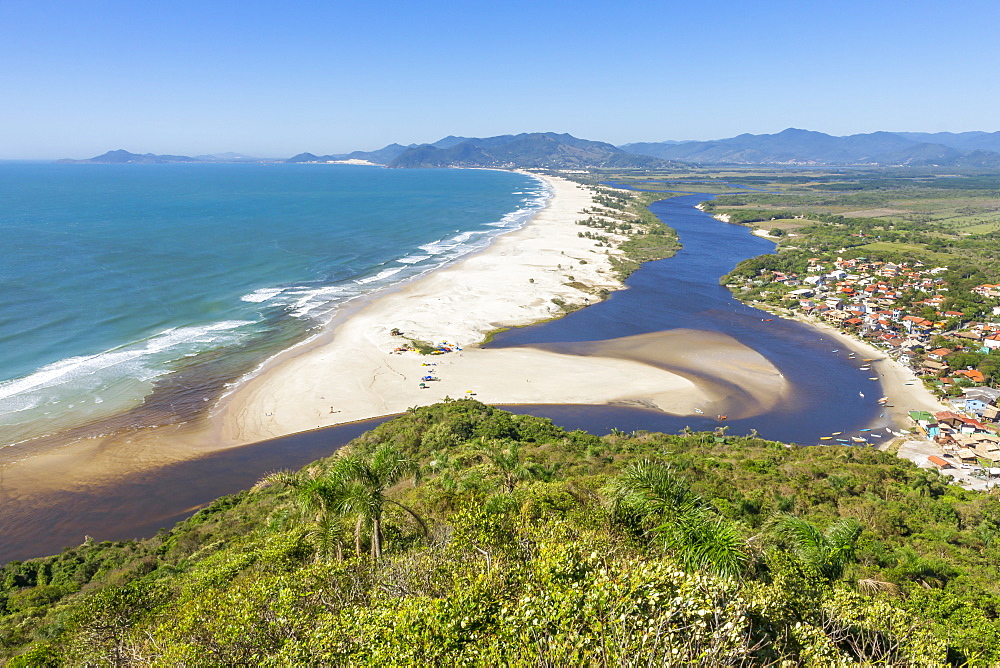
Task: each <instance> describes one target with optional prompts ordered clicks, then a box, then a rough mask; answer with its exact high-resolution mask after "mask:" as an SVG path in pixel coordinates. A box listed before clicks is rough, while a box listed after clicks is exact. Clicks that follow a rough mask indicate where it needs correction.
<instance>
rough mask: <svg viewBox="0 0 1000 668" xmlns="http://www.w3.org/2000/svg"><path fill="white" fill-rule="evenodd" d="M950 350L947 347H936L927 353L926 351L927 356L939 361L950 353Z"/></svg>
mask: <svg viewBox="0 0 1000 668" xmlns="http://www.w3.org/2000/svg"><path fill="white" fill-rule="evenodd" d="M952 352H953V351H951V350H949V349H947V348H936V349H934V350H932V351H930V352H929V353H927V357H929V358H931V359H932V360H938V361H940V360H943V359H944V358H945V356H947V355H951V353H952Z"/></svg>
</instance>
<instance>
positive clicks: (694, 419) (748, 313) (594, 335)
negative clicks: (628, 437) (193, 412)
mask: <svg viewBox="0 0 1000 668" xmlns="http://www.w3.org/2000/svg"><path fill="white" fill-rule="evenodd" d="M705 199H706V196H705V195H690V196H682V197H675V198H672V199H669V200H664V201H660V202H656V203H654V204H653V205H652V206H651V207H650V209H651V210H652V211H653V212H654V213H655V214H656V215H658V216H659V217H660V218H661V219H662V220H663V221H664V222H665V223H666V224H667V225H669V226H670V227H672V228H674V229H675V230H677V232H678V234H679V236H680V241H681V243H682V244H683V249H682V250H680V251H679V252H678V253H677V255H675V256H674V257H672V258H669V259H666V260H659V261H656V262H649V263H646V264H645V265H643V266H642V268H640V269H639V270H638V271H636V272H635V273H634V274H632V276H631V277H630V278H629V279H628V281H627V285H628V289H627V290H621V291H618V292H615V293H614V294H612V295H611V297H610V298H609V299H608V300H606V301H604V302H601V303H599V304H595V305H593V306H591V307H589V308H586V309H582V310H580V311H576V312H574V313H571V314H569V315H567V316H566V317H565V318H562V319H559V320H554V321H551V322H546V323H542V324H539V325H534V326H531V327H525V328H522V329H515V330H510V331H508V332H505V333H503V334H501V335H499V336H498V337H497V338H496V339H495V341H494V342H493V343H492V344H490V347H509V346H522V345H530V344H546V345H547V347H549V348H552V347H555V348H556V349H558V344H560V343H567V344H568V343H574V342H581V341H599V340H604V339H613V338H619V337H624V336H630V335H634V334H644V333H648V332H657V331H662V330H669V329H675V328H687V329H700V330H711V331H716V332H722V333H724V334H728V335H729V336H732V337H734V338H735V339H737V340H739V341H740V342H741V343H743V344H744V345H746V346H748V347H750V348H752V349H754V350H756V351H757V352H759V353H760V354H762V355H763V356H765V357H767V358H768V359H769V360H770V361H771V362H772V363H773V364H774V365H775V366H776V367H777V368H778V369H779V370H780V371H781V372H782V373H784V374H785V376H786V378H787V379H788V380H789V381H790V382H791V383H792V385H793V387H794V391H793V392H791V393H789V394H790V396H792V397H793V399H791V400H789V402H788V403H787V404H786V405H783V406H779V407H778V409H776V410H774V411H772V412H770V413H767V414H764V415H757V416H754V417H752V418H746V419H741V420H729V421H727V422H726V423H725V424H726V425H727V426H728V427H729V433H731V434H746V433H749V432H750V430H751V429H756V430H757V431H758V432H759V433H760V435H761V436H763V437H766V438H770V439H774V440H780V441H785V442H798V443H817V442H819V441H818V439H819V436H821V435H825V434H829V433H831V432H833V431H844V432H845V433H846V432H849V431H853V430H856V429H859V428H862V427H866V426H875V425H877V424H880V423H881V421H880V418H879V410H878V407H877V405H876V404H875V403H874V399H876V398H877V396H878V394H879V390H878V388H877V384H876V383H873V382H871V381H869V380H867V378H866V376H867V375H868V374H867V373H861V372H859V371H858V370H857V368H856V367H857V362H856V361H853V362H852V361H851V360H848V358H847V352H846V351H844V350H839V351H838V352H833V351H834V350H836V349H839V347H840V346H839V345H837V344H836V343H834V342H831V341H829V340H824V335H823V334H822V333H819V332H817V331H816V330H814V329H811V328H808V327H806V326H804V325H801V324H799V323H796V322H791V321H784V320H779V319H776V318H775V319H773V320H772V321H771V322H765V321H764V320H765V319H768V318H771V316H770V315H769V314H767V313H765V312H762V311H758V310H756V309H753V308H750V307H747V306H744V305H742V304H740V303H739V302H738V301H736V300H735V299H733V297H732V296H731V295H730V293H729V291H728V290H727V289H726V288H724V287H722V286H720V285H719V277H721V276H723V275H724V274H726V273H728V272H729V271H730V270H731V269H732V268H733V267H734V266H735V265H736V264H737V263H738V262H739V261H740V260H743V259H746V258H749V257H754V256H756V255H761V254H763V253H769V252H772V251H773V249H774V245H773V244H772V243H770V242H769V241H767V240H765V239H761V238H759V237H755V236H753V235H752V234H751V233H750V231H749V229H747V228H745V227H741V226H738V225H730V224H727V223H722V222H719V221H717V220H715V219H714V218H712V217H711V216H709V215H708V214H705V213H702V212H701V211H698V210H697V209H695V208H694V205H695V204H697V203H698V202H700V201H703V200H705ZM859 393H865V394H866V395H867V396H868V398H867V399H862V398H861V397H860V396H859ZM505 409H506V410H511V411H512V412H515V413H526V414H531V415H540V416H543V417H548V418H550V419H552V420H553V422H555V423H556V424H558V425H560V426H563V427H566V428H568V429H585V430H587V431H591V432H593V433H597V434H606V433H608V432H609V431H610V430H611V429H613V428H618V429H621V430H624V431H635V430H648V431H664V432H673V433H676V432H677V431H679V430H681V429H683V428H684V427H685V426H690V427H691V428H693V429H695V430H709V429H714V428H715V427H717V426H719V422H717V421H716V420H715V419H711V418H708V417H702V416H684V417H677V416H672V415H667V414H664V413H661V412H658V411H652V410H645V409H633V408H621V407H612V406H554V405H545V406H518V407H505ZM385 419H386V418H380V419H376V420H369V421H365V422H361V423H354V424H350V425H344V426H340V427H330V428H328V429H324V430H317V431H313V432H307V433H304V434H297V435H292V436H286V437H283V438H279V439H274V440H272V441H266V442H263V443H258V444H253V445H248V446H243V447H239V448H232V449H230V450H224V451H221V452H216V453H212V454H210V455H207V456H205V457H202V458H200V459H197V460H193V461H190V462H184V463H181V464H176V465H172V466H168V467H165V468H163V469H160V470H158V471H156V472H154V473H150V474H145V475H137V476H132V477H129V478H126V479H123V480H121V481H120V482H118V483H116V484H115V485H114V486H112V487H104V488H101V489H95V490H92V491H86V492H76V493H70V492H66V493H62V494H58V495H54V496H53V497H52V498H49V499H46V500H45V501H46V504H45V508H38V509H37V510H33V509H19V510H20V511H21V512H18V513H16V516H17V517H18V519H12V516H14V515H15V513H10V514H8V517H7V520H8V521H2V522H0V563H3V562H6V561H9V560H11V559H25V558H29V557H34V556H41V555H45V554H52V553H55V552H58V551H59V550H61V549H62V548H63V547H64V546H67V545H75V544H79V543H81V542H82V541H83V536H84V534H88V535H91V536H93V537H94V538H95V539H96V540H117V539H126V538H136V537H146V536H151V535H153V534H154V533H156V531H157V530H158V529H159V528H160V527H168V526H171V525H172V524H174V523H175V522H177V521H178V520H180V519H183V518H184V517H186V516H188V515H190V514H191V513H192V512H194V510H195V509H197V508H198V507H199V506H201V505H204V504H206V503H208V502H209V501H211V500H212V499H214V498H216V497H218V496H221V495H224V494H231V493H234V492H237V491H239V490H241V489H246V488H248V487H250V486H252V485H253V484H254V482H256V481H257V480H258V479H259V478H260V477H261V476H262V475H264V474H266V473H268V472H270V471H274V470H276V469H279V468H291V469H295V468H299V467H301V466H303V465H305V464H307V463H308V462H310V461H313V460H314V459H317V458H319V457H323V456H328V455H329V454H331V453H332V452H334V451H335V450H336V449H337V448H339V447H340V446H341V445H343V444H345V443H347V442H348V441H350V440H351V439H352V438H354V437H356V436H358V435H360V434H361V433H363V432H364V431H367V430H368V429H371V428H373V427H374V426H376V425H377V424H380V423H381V422H383V421H385ZM50 502H51V503H50ZM22 518H23V519H22Z"/></svg>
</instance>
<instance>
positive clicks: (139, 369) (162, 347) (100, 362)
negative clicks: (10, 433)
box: [0, 320, 252, 411]
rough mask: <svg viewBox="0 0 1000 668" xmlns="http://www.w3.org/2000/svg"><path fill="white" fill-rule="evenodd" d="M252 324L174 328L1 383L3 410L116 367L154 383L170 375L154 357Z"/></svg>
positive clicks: (237, 322) (231, 322)
mask: <svg viewBox="0 0 1000 668" xmlns="http://www.w3.org/2000/svg"><path fill="white" fill-rule="evenodd" d="M248 324H252V321H250V320H224V321H221V322H214V323H211V324H208V325H195V326H190V327H178V328H171V329H168V330H165V331H163V332H160V333H159V334H156V335H154V336H152V337H150V338H148V339H146V340H144V341H139V342H136V343H134V344H130V345H127V346H121V347H119V348H114V349H111V350H107V351H104V352H102V353H97V354H96V355H79V356H76V357H68V358H66V359H62V360H59V361H58V362H53V363H52V364H47V365H45V366H43V367H41V368H40V369H38V370H37V371H35V372H34V373H32V374H30V375H28V376H24V377H22V378H15V379H13V380H7V381H3V382H0V401H2V402H3V403H2V404H0V410H4V411H7V410H9V409H10V407H9V406H8V405H7V402H6V401H5V400H7V399H10V398H12V397H16V396H18V395H21V394H24V393H27V392H33V391H37V390H42V389H46V388H52V387H54V386H57V385H63V384H67V383H70V382H74V381H79V380H81V379H85V378H87V377H93V376H96V375H97V374H99V373H101V372H102V371H105V370H108V369H112V368H114V370H115V372H116V374H120V375H128V376H131V377H133V378H137V379H139V380H151V379H152V378H155V377H156V376H158V375H161V374H163V373H166V370H165V369H162V368H156V367H155V366H151V365H147V364H145V362H146V361H147V360H148V359H149V358H150V357H153V356H155V355H157V354H159V353H163V352H167V351H169V350H171V349H173V348H178V347H183V346H189V345H196V344H203V343H217V342H219V341H220V339H222V338H225V337H223V336H220V333H222V332H227V331H230V330H233V329H236V328H237V327H242V326H243V325H248ZM22 410H23V409H22Z"/></svg>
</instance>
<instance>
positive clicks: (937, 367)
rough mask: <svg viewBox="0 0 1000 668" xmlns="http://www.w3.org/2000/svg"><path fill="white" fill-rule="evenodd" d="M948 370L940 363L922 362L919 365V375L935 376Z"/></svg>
mask: <svg viewBox="0 0 1000 668" xmlns="http://www.w3.org/2000/svg"><path fill="white" fill-rule="evenodd" d="M947 370H948V366H947V365H946V364H942V363H941V362H935V361H934V360H924V363H923V364H921V365H920V373H922V374H924V375H926V376H936V375H938V374H940V373H943V372H945V371H947Z"/></svg>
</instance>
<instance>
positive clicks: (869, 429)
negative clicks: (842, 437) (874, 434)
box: [858, 428, 871, 431]
mask: <svg viewBox="0 0 1000 668" xmlns="http://www.w3.org/2000/svg"><path fill="white" fill-rule="evenodd" d="M858 431H871V428H868V429H858Z"/></svg>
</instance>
